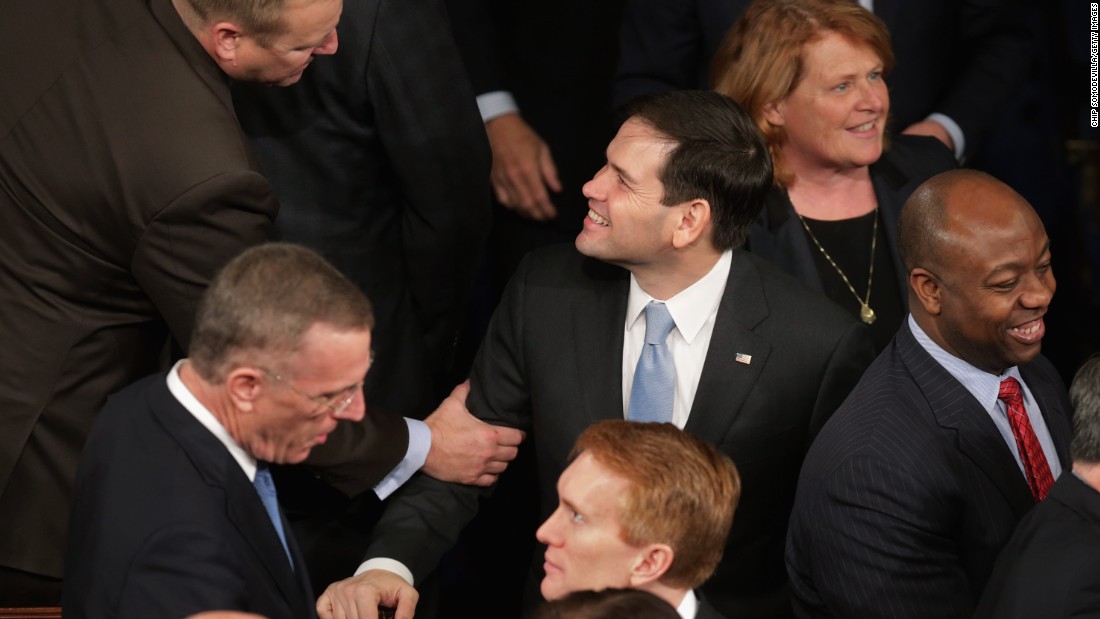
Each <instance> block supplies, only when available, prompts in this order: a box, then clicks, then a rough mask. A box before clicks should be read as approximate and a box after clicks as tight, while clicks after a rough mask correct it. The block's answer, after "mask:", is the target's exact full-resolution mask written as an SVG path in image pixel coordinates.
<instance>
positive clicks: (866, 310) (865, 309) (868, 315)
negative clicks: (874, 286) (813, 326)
mask: <svg viewBox="0 0 1100 619" xmlns="http://www.w3.org/2000/svg"><path fill="white" fill-rule="evenodd" d="M873 212H874V214H875V220H874V221H875V223H874V227H873V228H872V229H871V268H870V269H868V271H867V296H866V297H865V298H862V299H861V298H860V297H859V293H858V292H856V289H855V287H854V286H852V282H850V281H848V276H847V275H845V274H844V271H841V270H840V267H839V266H837V263H836V261H835V260H833V257H832V256H830V255H829V252H827V251H825V248H824V247H822V246H821V241H818V240H817V237H816V236H814V232H813V230H810V225H809V224H808V223H806V218H804V217H803V216H802V214H801V213H799V212H798V211H795V215H798V220H799V221H801V222H802V227H803V228H805V229H806V234H808V235H810V240H811V241H813V242H814V245H816V246H817V249H818V251H820V252H821V255H822V256H825V260H827V261H828V262H829V264H830V265H832V267H833V268H834V269H836V272H837V275H840V279H842V280H844V285H845V286H847V287H848V290H851V291H852V295H853V296H854V297H855V298H856V301H858V302H859V317H860V319H861V320H863V322H864V323H866V324H871V323H873V322H874V321H875V318H877V317H876V316H875V310H873V309H871V282H872V280H873V279H874V277H875V246H876V245H877V241H878V208H877V207H876V208H875V210H874V211H873Z"/></svg>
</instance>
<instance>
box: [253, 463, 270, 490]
mask: <svg viewBox="0 0 1100 619" xmlns="http://www.w3.org/2000/svg"><path fill="white" fill-rule="evenodd" d="M252 485H253V486H256V488H257V489H258V490H261V491H263V492H273V491H274V490H275V480H273V479H272V478H271V470H270V469H268V468H267V463H266V462H257V463H256V477H255V479H253V480H252Z"/></svg>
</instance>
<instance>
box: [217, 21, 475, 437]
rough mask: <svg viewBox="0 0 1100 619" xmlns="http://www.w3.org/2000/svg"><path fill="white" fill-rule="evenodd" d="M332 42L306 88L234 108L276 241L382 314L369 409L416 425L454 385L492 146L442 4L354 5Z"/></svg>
mask: <svg viewBox="0 0 1100 619" xmlns="http://www.w3.org/2000/svg"><path fill="white" fill-rule="evenodd" d="M336 32H337V34H338V36H339V40H340V51H339V53H337V54H335V55H332V56H322V57H317V58H315V59H314V61H313V63H312V64H311V65H310V67H309V70H308V71H306V72H305V73H304V74H303V75H302V79H301V81H300V82H299V83H298V84H296V85H294V86H292V87H290V88H270V87H266V86H256V85H250V84H238V85H236V86H235V87H234V89H233V99H234V103H235V104H236V106H237V113H238V115H239V116H240V118H241V124H242V126H243V127H244V130H245V132H246V133H247V134H248V137H249V139H250V140H251V142H252V144H253V146H254V148H255V151H256V155H257V158H258V159H259V161H260V166H261V168H262V169H263V171H264V173H265V174H266V175H267V176H268V178H270V179H271V182H272V184H273V185H274V187H275V191H276V193H277V195H278V196H279V204H280V210H279V217H278V219H277V220H276V222H275V225H276V232H277V236H279V237H280V238H281V239H283V240H286V241H292V242H295V243H301V244H303V245H307V246H309V247H312V248H314V249H316V250H317V251H319V252H320V253H321V254H322V255H324V256H325V257H326V258H327V259H328V260H329V261H331V262H332V263H333V265H335V266H336V268H338V269H339V270H340V271H341V272H342V273H344V274H345V275H347V276H348V278H349V279H351V280H352V281H354V282H355V283H356V284H358V285H359V286H360V287H361V288H362V289H363V290H364V292H366V294H367V296H368V297H369V298H370V300H371V302H372V304H373V305H374V311H375V318H376V328H375V329H374V331H373V334H372V335H373V338H372V340H371V343H372V347H373V348H374V352H375V363H374V365H372V366H371V371H370V373H369V374H368V376H367V387H366V394H367V401H368V403H369V404H371V405H372V406H374V407H376V408H377V407H382V408H385V409H387V410H393V411H397V412H400V413H401V414H403V415H406V416H410V417H418V418H423V417H424V416H425V415H427V414H428V413H430V412H431V411H432V410H434V409H435V407H436V405H438V404H439V401H440V400H441V399H442V398H443V397H444V396H445V395H446V394H447V393H448V392H449V391H450V388H451V387H453V384H449V385H444V377H445V374H446V370H447V369H448V368H449V362H450V361H451V359H452V356H453V351H452V348H453V346H454V342H455V339H456V336H457V333H458V330H459V326H460V325H461V323H462V320H463V317H464V314H465V310H466V307H467V304H468V302H469V296H470V290H471V288H472V285H473V277H474V275H473V273H474V267H475V264H476V263H477V260H478V259H479V258H480V255H481V252H482V250H483V249H484V244H485V239H486V238H487V237H488V234H489V227H490V225H489V224H490V211H489V168H490V165H491V155H490V152H489V144H488V140H487V139H486V137H485V128H484V126H483V125H482V122H481V117H480V115H479V114H478V111H477V106H476V105H475V102H474V94H473V92H472V89H471V88H470V84H469V82H468V81H467V80H465V79H463V77H462V73H463V65H462V62H461V59H460V58H459V57H458V52H457V51H456V50H455V44H454V41H453V37H452V35H451V29H450V25H449V24H448V23H447V19H446V16H445V15H444V13H443V10H442V7H441V6H440V2H439V0H356V1H355V2H348V3H346V4H345V6H344V13H343V14H342V15H341V17H340V24H339V25H338V26H337V28H336ZM391 435H392V434H391ZM372 451H373V452H374V454H375V456H376V457H377V456H378V455H379V453H380V451H379V450H378V449H374V450H372Z"/></svg>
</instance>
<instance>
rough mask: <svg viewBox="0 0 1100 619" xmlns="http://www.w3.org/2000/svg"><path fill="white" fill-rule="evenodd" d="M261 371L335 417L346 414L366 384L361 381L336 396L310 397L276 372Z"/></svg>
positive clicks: (264, 369)
mask: <svg viewBox="0 0 1100 619" xmlns="http://www.w3.org/2000/svg"><path fill="white" fill-rule="evenodd" d="M260 369H261V370H262V371H263V373H264V374H267V375H268V376H270V377H271V378H274V379H275V380H276V381H277V382H279V383H282V384H283V385H284V386H286V388H287V389H290V390H291V391H293V392H294V393H297V394H298V395H300V396H302V397H303V398H305V399H307V400H309V401H310V402H313V403H314V404H316V405H317V406H318V408H320V407H324V408H327V409H329V410H330V411H332V414H333V415H339V414H340V413H342V412H344V409H346V408H347V407H349V406H351V403H352V402H354V401H355V394H356V393H358V392H359V390H360V389H362V388H363V383H364V382H365V381H362V380H361V381H359V382H357V383H355V384H354V385H351V386H350V387H348V388H347V389H341V390H340V391H339V392H337V393H336V394H334V395H329V396H325V395H309V394H308V393H305V392H303V391H301V390H300V389H298V388H297V387H295V386H294V385H292V384H290V381H288V380H287V379H285V378H283V377H282V376H279V375H278V374H276V373H275V372H272V371H271V370H269V369H267V368H260Z"/></svg>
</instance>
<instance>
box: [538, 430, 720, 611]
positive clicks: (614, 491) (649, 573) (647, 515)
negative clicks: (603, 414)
mask: <svg viewBox="0 0 1100 619" xmlns="http://www.w3.org/2000/svg"><path fill="white" fill-rule="evenodd" d="M571 457H572V462H570V463H569V466H568V467H567V468H566V469H565V471H564V472H563V473H562V474H561V479H559V480H558V486H557V489H558V507H557V509H556V510H554V513H552V514H551V515H550V517H549V518H547V519H546V522H543V523H542V526H540V527H539V530H538V532H537V533H536V535H537V536H538V538H539V541H540V542H542V543H544V544H546V546H547V548H546V555H545V557H546V562H545V568H546V575H545V576H544V577H543V579H542V584H541V590H542V595H543V597H545V598H546V599H547V600H558V599H561V598H562V597H564V596H566V595H568V594H570V593H572V592H574V591H584V590H602V589H608V588H621V589H627V588H629V589H641V590H642V591H648V592H650V593H652V594H654V595H656V596H657V597H659V598H661V599H663V600H664V601H666V602H668V603H669V604H670V605H671V606H672V607H673V608H675V609H676V610H677V612H679V614H680V616H682V617H683V618H684V619H722V615H721V614H720V613H718V611H716V610H715V609H714V608H713V607H712V606H711V605H710V604H709V603H707V601H706V600H704V599H700V597H699V596H698V595H697V594H696V593H695V591H694V590H695V589H697V588H699V587H700V586H702V584H703V583H704V582H706V580H707V578H709V577H710V575H711V574H713V573H714V569H715V568H716V567H718V560H719V559H721V558H722V549H723V548H725V545H726V536H727V535H728V534H729V530H730V523H732V522H733V514H734V510H735V509H736V507H737V499H738V497H740V495H741V479H740V478H739V477H738V475H737V468H736V467H734V465H733V463H732V462H731V461H730V459H729V458H728V457H726V455H725V454H723V453H722V452H720V451H718V450H717V449H715V448H714V447H713V446H712V445H709V444H708V443H706V442H704V441H702V440H699V439H698V438H697V437H695V436H692V435H691V434H688V433H687V432H684V431H682V430H680V429H678V428H676V427H674V426H673V425H671V424H667V423H632V422H629V421H625V420H622V419H607V420H604V421H601V422H599V423H596V424H593V425H592V426H590V427H589V428H588V429H587V430H585V431H584V432H582V433H581V435H580V437H578V438H577V444H576V445H575V446H574V447H573V453H572V456H571Z"/></svg>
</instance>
